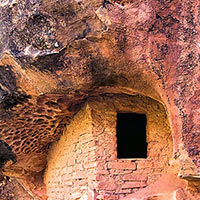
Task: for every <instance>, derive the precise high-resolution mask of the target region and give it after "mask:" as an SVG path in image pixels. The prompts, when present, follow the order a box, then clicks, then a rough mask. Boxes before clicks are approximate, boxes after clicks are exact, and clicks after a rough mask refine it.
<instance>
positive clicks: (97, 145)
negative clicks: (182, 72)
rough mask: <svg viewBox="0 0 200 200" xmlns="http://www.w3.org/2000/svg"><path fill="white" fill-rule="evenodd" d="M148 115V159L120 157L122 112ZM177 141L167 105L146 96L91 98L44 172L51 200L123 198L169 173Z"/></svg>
mask: <svg viewBox="0 0 200 200" xmlns="http://www.w3.org/2000/svg"><path fill="white" fill-rule="evenodd" d="M122 111H123V112H138V113H145V114H146V116H147V142H148V147H147V148H148V157H147V159H134V158H133V159H117V143H116V140H117V138H116V121H117V112H122ZM171 157H172V137H171V133H170V128H169V124H168V121H167V115H166V113H165V110H164V107H163V106H162V105H161V104H160V103H158V102H156V101H154V100H152V99H150V98H147V97H142V96H139V95H138V96H134V97H130V96H127V95H115V96H114V95H107V96H105V95H104V96H102V97H94V98H90V99H89V101H88V102H87V104H86V105H85V106H84V108H83V109H82V110H81V111H80V112H79V113H78V114H77V115H76V116H75V117H74V119H73V120H72V122H71V123H70V125H69V126H68V127H67V129H66V130H65V132H64V135H63V136H62V137H61V139H60V141H58V142H57V143H56V144H54V146H53V147H52V148H51V152H50V153H49V156H48V167H47V170H46V172H45V182H46V184H47V193H48V196H49V199H50V200H51V199H52V200H61V199H66V200H68V199H69V200H72V199H87V198H88V199H102V200H103V199H107V200H109V199H110V200H111V199H112V200H113V199H120V198H123V197H125V196H126V195H127V194H131V193H134V192H136V191H138V190H140V189H142V188H145V187H146V186H148V185H149V184H151V183H153V182H155V181H156V180H157V179H158V178H159V177H160V176H161V175H162V174H164V173H167V169H168V166H169V165H170V158H171Z"/></svg>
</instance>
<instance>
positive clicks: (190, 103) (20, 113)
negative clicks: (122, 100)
mask: <svg viewBox="0 0 200 200" xmlns="http://www.w3.org/2000/svg"><path fill="white" fill-rule="evenodd" d="M199 6H200V3H199V1H198V0H182V1H178V0H149V1H141V0H136V1H118V0H110V1H104V0H95V1H86V0H80V1H73V0H69V1H66V0H61V1H56V0H50V1H46V0H31V1H26V0H10V1H8V0H3V1H1V2H0V137H1V138H0V139H1V140H2V141H3V142H4V143H5V144H7V147H8V149H11V150H12V156H11V157H10V155H11V154H10V150H9V153H8V155H7V156H4V158H3V162H2V165H4V164H5V161H8V160H9V159H11V158H12V159H11V160H10V161H8V162H7V164H6V165H5V167H4V169H3V170H4V173H5V174H7V175H8V176H14V177H18V178H23V181H24V182H26V183H27V185H29V187H30V190H32V192H34V188H37V186H38V187H40V188H41V190H40V191H45V188H43V187H44V186H41V185H42V183H43V182H42V179H41V180H40V179H39V180H40V183H39V182H38V181H37V180H38V179H37V178H36V177H38V176H42V173H43V170H44V169H45V167H46V157H47V152H48V150H49V146H50V145H51V144H52V143H54V142H55V141H57V140H58V139H59V138H60V136H61V135H62V132H63V130H64V127H65V126H67V125H68V124H69V123H70V120H71V118H73V116H74V114H75V113H77V112H78V110H80V108H81V107H82V105H83V103H84V102H85V101H86V100H87V99H88V97H91V96H98V95H99V94H105V93H110V94H116V93H118V94H129V95H135V94H142V95H144V96H148V97H151V98H153V99H155V100H157V101H159V102H161V103H162V104H163V105H164V107H165V109H166V112H167V116H168V120H169V124H170V128H171V130H172V137H173V147H174V152H173V153H174V158H175V159H176V160H177V161H178V163H179V167H178V169H179V170H178V171H179V176H181V177H184V178H186V179H187V180H188V181H191V180H192V179H193V177H197V178H196V179H197V180H199V170H200V163H199V161H200V154H199V152H200V143H199V142H200V127H199V116H200V114H199V109H200V99H199V98H200V91H199V88H200V67H199V61H200V59H199V57H200V36H199V32H200V23H199V22H200V10H199ZM8 158H9V159H8ZM14 158H15V159H14ZM0 159H1V158H0ZM71 162H72V163H73V160H71ZM140 165H141V166H142V163H141V164H140ZM143 167H144V168H148V164H144V165H143ZM24 178H25V179H26V181H25V180H24ZM28 182H29V183H28ZM30 182H31V183H30ZM37 191H38V190H37ZM37 193H38V192H37ZM108 198H112V197H108Z"/></svg>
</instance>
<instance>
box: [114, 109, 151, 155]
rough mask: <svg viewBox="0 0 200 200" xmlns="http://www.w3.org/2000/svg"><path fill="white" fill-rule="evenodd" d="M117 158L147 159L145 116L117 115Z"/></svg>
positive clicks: (135, 114) (136, 114) (134, 114)
mask: <svg viewBox="0 0 200 200" xmlns="http://www.w3.org/2000/svg"><path fill="white" fill-rule="evenodd" d="M117 158H129V159H130V158H147V142H146V115H145V114H138V113H117Z"/></svg>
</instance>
